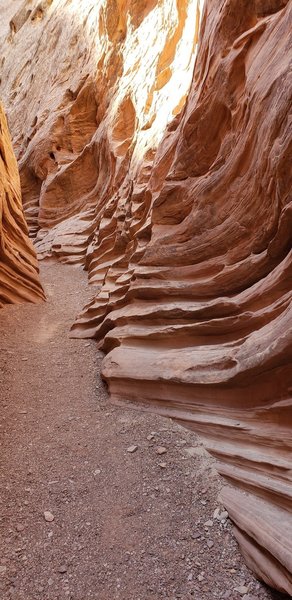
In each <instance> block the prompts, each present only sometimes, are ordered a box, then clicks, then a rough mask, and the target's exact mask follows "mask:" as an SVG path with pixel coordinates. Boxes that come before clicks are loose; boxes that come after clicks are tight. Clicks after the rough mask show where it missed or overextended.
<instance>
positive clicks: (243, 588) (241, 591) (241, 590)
mask: <svg viewBox="0 0 292 600" xmlns="http://www.w3.org/2000/svg"><path fill="white" fill-rule="evenodd" d="M234 591H235V592H238V593H239V594H240V595H241V596H244V594H247V593H248V588H247V587H246V586H245V585H239V586H238V587H236V588H234Z"/></svg>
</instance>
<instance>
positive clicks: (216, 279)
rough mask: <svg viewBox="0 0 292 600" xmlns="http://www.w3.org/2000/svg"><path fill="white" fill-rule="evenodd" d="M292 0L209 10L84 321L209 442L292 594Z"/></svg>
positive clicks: (252, 531) (246, 539) (149, 400)
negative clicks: (145, 179)
mask: <svg viewBox="0 0 292 600" xmlns="http://www.w3.org/2000/svg"><path fill="white" fill-rule="evenodd" d="M291 8H292V4H291V2H289V3H286V6H284V3H280V2H278V3H277V2H273V3H269V6H267V4H266V3H260V2H242V3H240V5H239V3H238V2H223V1H222V2H215V3H214V2H207V6H206V11H205V14H204V20H203V24H202V39H201V44H200V50H199V55H198V60H197V65H196V70H195V76H194V80H193V85H192V90H191V92H190V94H189V98H188V102H187V105H186V108H185V110H184V112H183V114H182V116H181V118H180V119H177V120H176V121H174V123H173V124H172V125H171V127H170V128H169V130H168V133H167V135H166V137H165V139H164V141H163V143H162V144H161V146H160V147H159V149H158V152H157V154H156V158H155V163H154V167H153V170H152V173H151V177H150V181H149V183H148V184H147V185H146V186H143V184H141V183H140V182H139V179H138V180H137V182H135V183H134V186H133V190H132V191H131V192H130V194H128V196H127V198H126V199H125V200H124V201H123V203H121V202H120V203H118V207H121V210H122V209H123V214H122V216H121V214H120V215H119V216H120V219H119V221H118V220H117V218H116V217H117V213H115V212H114V211H111V208H112V207H111V206H110V207H108V208H107V212H105V213H104V220H105V222H106V223H105V225H104V224H103V220H102V219H101V221H100V224H99V227H97V229H96V233H95V240H94V243H93V245H92V248H91V249H90V251H89V253H88V267H89V272H90V277H91V279H92V281H95V282H100V283H101V284H102V285H101V291H100V294H99V296H98V297H97V298H96V299H95V300H94V301H93V302H92V303H91V304H90V305H89V306H88V307H87V308H86V310H85V311H84V313H83V314H82V315H81V317H80V318H79V320H78V322H77V324H76V325H75V326H74V333H75V335H88V336H94V337H96V338H97V339H98V340H100V347H101V348H102V349H103V350H105V352H107V353H108V356H107V357H106V359H105V361H104V364H103V374H104V377H105V379H106V381H107V382H108V385H109V389H110V393H111V397H112V399H113V400H114V401H115V402H123V403H124V402H129V403H131V404H133V405H137V406H141V407H143V408H144V409H146V410H151V411H153V410H155V411H158V412H160V413H161V414H164V415H169V416H172V417H173V418H176V419H178V420H179V421H180V422H181V423H182V424H184V425H186V426H187V427H190V428H192V429H194V430H195V431H197V432H198V433H199V434H200V435H201V436H202V438H203V440H204V441H205V444H206V447H207V448H208V449H209V451H210V452H211V453H212V454H213V455H214V456H216V457H217V458H218V469H219V471H220V473H221V474H222V475H224V477H226V478H227V479H228V480H229V482H230V483H232V484H233V485H234V486H235V487H236V489H235V490H234V491H233V490H232V489H230V488H228V489H226V490H225V491H224V492H223V494H222V499H223V502H224V504H225V506H226V508H227V509H228V511H229V513H230V515H231V518H232V519H233V521H234V523H235V534H236V537H237V539H238V541H239V543H240V545H241V547H242V551H243V553H244V556H245V558H246V560H247V562H248V564H249V565H250V566H251V568H252V569H253V570H255V571H256V573H257V574H258V575H259V576H260V577H261V578H262V579H263V580H264V581H266V582H267V583H268V584H269V585H272V586H275V587H276V588H278V589H279V590H281V591H286V592H289V593H290V594H291V593H292V481H291V479H292V455H291V452H292V432H291V428H292V397H291V390H292V332H291V323H292V310H291V282H292V264H291V231H292V227H291V209H292V204H291V196H290V189H291V180H290V174H291V170H290V171H289V168H290V164H291V163H290V161H291V125H290V123H289V107H290V106H291V104H290V103H291V95H290V92H291V80H290V77H289V61H290V57H291V36H290V33H289V32H290V28H291Z"/></svg>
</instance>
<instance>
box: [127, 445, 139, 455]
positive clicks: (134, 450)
mask: <svg viewBox="0 0 292 600" xmlns="http://www.w3.org/2000/svg"><path fill="white" fill-rule="evenodd" d="M136 450H138V446H129V448H127V452H130V454H133V452H136Z"/></svg>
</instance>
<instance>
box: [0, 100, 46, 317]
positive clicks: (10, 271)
mask: <svg viewBox="0 0 292 600" xmlns="http://www.w3.org/2000/svg"><path fill="white" fill-rule="evenodd" d="M43 299H44V294H43V291H42V288H41V284H40V281H39V278H38V267H37V260H36V256H35V251H34V249H33V246H32V244H31V242H30V240H29V237H28V229H27V225H26V222H25V219H24V216H23V210H22V204H21V193H20V181H19V174H18V168H17V162H16V159H15V156H14V154H13V150H12V145H11V140H10V136H9V132H8V127H7V122H6V117H5V114H4V111H3V108H2V106H1V104H0V308H1V307H3V305H4V304H11V303H18V302H24V301H28V302H39V301H41V300H43Z"/></svg>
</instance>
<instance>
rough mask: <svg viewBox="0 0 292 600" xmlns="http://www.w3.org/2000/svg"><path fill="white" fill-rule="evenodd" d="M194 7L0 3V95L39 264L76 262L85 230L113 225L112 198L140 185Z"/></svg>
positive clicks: (189, 66)
mask: <svg viewBox="0 0 292 600" xmlns="http://www.w3.org/2000/svg"><path fill="white" fill-rule="evenodd" d="M202 4H203V2H202V0H183V1H182V2H181V1H178V0H170V1H169V2H161V0H159V1H158V0H140V1H139V2H137V0H102V1H96V0H70V1H69V0H54V1H53V2H52V0H43V1H42V2H39V1H37V0H22V1H20V0H14V2H13V3H9V5H8V6H7V3H6V2H5V1H4V0H0V9H1V14H3V13H4V15H5V19H4V20H3V24H2V26H0V41H2V47H3V53H2V69H1V70H2V77H1V79H2V83H0V93H1V94H2V96H3V100H4V103H5V107H6V109H7V111H8V114H9V121H10V124H11V131H12V135H13V140H14V145H15V150H16V154H17V158H18V162H19V168H20V176H21V183H22V192H23V202H24V207H25V212H26V217H27V220H28V223H29V226H30V231H31V235H32V236H33V237H35V236H36V235H37V239H36V247H37V250H38V252H39V254H40V255H41V256H42V257H45V256H48V255H52V254H53V255H56V256H58V257H59V258H60V259H61V260H63V261H68V262H84V260H85V254H86V252H87V248H88V245H89V244H90V243H91V241H92V240H93V239H95V229H96V223H99V221H100V220H102V222H103V227H104V228H106V222H107V216H106V215H105V213H111V214H113V213H114V212H115V211H116V212H117V214H116V219H117V220H119V219H121V216H120V215H122V213H123V211H124V210H125V202H124V200H123V202H122V204H123V206H122V205H121V203H120V205H119V208H118V209H117V205H118V202H119V199H120V197H126V196H127V195H129V194H130V190H131V187H132V185H133V183H132V182H133V180H134V179H136V177H137V173H138V172H139V170H140V171H141V169H142V173H141V178H142V180H147V179H148V178H149V174H150V167H151V165H152V161H153V156H154V153H155V150H156V148H157V145H158V143H159V141H160V140H161V138H162V135H163V133H164V131H165V127H166V125H167V123H168V122H169V121H171V120H172V119H173V117H174V115H176V114H177V113H178V112H179V111H180V109H181V107H182V106H183V104H184V101H185V97H186V94H187V92H188V89H189V86H190V82H191V78H192V72H193V66H194V59H195V50H196V42H197V35H198V27H199V19H200V9H201V5H202ZM16 99H17V102H16V101H15V100H16ZM142 163H143V167H142ZM121 188H122V191H121ZM103 215H105V216H103ZM56 225H59V226H58V227H54V226H56Z"/></svg>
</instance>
